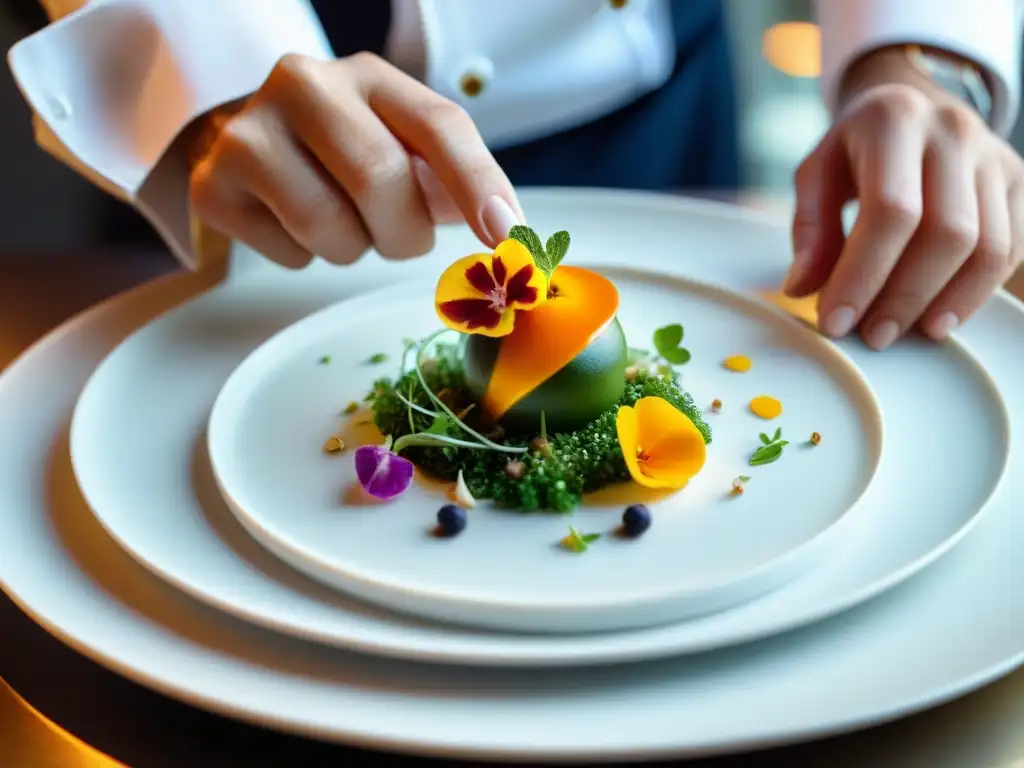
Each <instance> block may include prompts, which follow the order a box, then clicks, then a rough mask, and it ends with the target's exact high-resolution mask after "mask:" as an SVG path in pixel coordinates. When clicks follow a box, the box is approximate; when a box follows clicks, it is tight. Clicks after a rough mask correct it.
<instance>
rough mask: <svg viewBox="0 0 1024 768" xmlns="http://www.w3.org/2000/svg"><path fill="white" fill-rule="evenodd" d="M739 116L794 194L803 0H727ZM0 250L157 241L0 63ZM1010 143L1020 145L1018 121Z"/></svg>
mask: <svg viewBox="0 0 1024 768" xmlns="http://www.w3.org/2000/svg"><path fill="white" fill-rule="evenodd" d="M726 5H727V8H728V11H729V18H730V23H731V26H732V39H733V48H734V62H735V68H736V78H737V86H738V88H737V98H738V100H739V107H740V114H741V118H742V147H743V155H744V162H743V184H744V187H745V188H746V189H748V190H750V191H751V192H752V193H753V194H755V195H757V196H762V195H763V196H766V197H773V198H782V199H783V200H784V199H785V198H786V197H788V196H789V195H790V179H791V175H792V172H793V169H794V168H795V167H796V165H797V163H798V162H799V161H800V160H801V159H802V158H803V156H804V155H805V154H806V153H807V152H808V151H809V150H810V149H811V148H812V147H813V146H814V144H815V143H816V142H817V141H818V139H819V138H820V136H821V135H822V134H823V133H824V131H825V129H826V127H827V119H828V116H827V114H826V112H825V110H824V108H823V106H822V104H821V102H820V100H819V96H818V81H817V73H818V60H819V57H818V43H819V39H818V35H817V29H816V28H815V27H814V26H813V25H812V24H810V23H809V19H810V2H809V0H727V2H726ZM43 24H45V16H44V15H43V14H42V12H41V11H40V10H39V3H38V0H0V48H2V49H3V51H5V52H6V50H7V49H8V48H9V47H10V46H11V45H12V44H13V43H14V42H15V41H17V40H18V39H20V38H21V37H24V36H25V35H27V34H29V33H31V32H32V31H34V30H35V29H38V28H39V27H41V26H42V25H43ZM0 116H2V119H0V168H2V169H3V172H2V176H0V202H2V206H0V225H2V227H0V246H2V249H3V250H2V251H0V258H13V257H14V256H13V255H11V256H8V255H7V254H14V253H24V252H26V251H30V250H35V249H45V250H52V249H66V248H69V247H78V248H86V249H89V248H95V247H97V246H108V247H109V246H113V245H118V246H125V247H126V248H129V249H135V250H137V249H138V247H139V246H140V245H146V244H150V243H157V242H158V240H157V239H156V237H155V235H153V234H152V233H151V231H150V229H149V227H148V225H147V224H146V223H145V222H144V221H142V220H141V219H139V218H138V217H137V216H136V215H135V214H134V212H133V211H131V210H130V209H128V208H126V207H125V206H123V205H122V204H120V203H117V202H115V201H113V200H111V199H110V198H108V197H107V196H106V195H105V194H103V193H102V192H100V191H98V190H97V189H95V188H94V187H93V186H92V185H90V184H89V183H87V182H86V181H84V180H82V179H81V178H79V177H78V176H77V175H76V174H75V173H73V172H72V171H70V170H69V169H67V168H65V167H64V166H62V165H61V164H59V163H58V162H56V161H55V160H53V159H51V158H50V157H49V156H48V155H46V154H45V153H44V152H42V150H39V149H37V148H36V146H35V143H34V141H33V139H32V127H31V121H30V114H29V111H28V108H27V107H26V106H25V103H24V101H23V100H22V99H21V97H20V95H19V94H18V92H17V90H16V88H15V86H14V83H13V81H12V80H11V77H10V74H9V72H8V70H7V67H6V66H4V67H3V69H2V70H0ZM1013 141H1014V146H1016V147H1017V148H1018V149H1020V148H1021V147H1022V146H1024V131H1022V130H1021V128H1020V127H1018V129H1017V130H1016V132H1015V135H1014V137H1013Z"/></svg>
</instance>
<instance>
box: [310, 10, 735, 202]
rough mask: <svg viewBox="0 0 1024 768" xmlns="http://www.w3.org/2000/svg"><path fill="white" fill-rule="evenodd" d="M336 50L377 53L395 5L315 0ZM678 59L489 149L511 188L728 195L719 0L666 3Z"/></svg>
mask: <svg viewBox="0 0 1024 768" xmlns="http://www.w3.org/2000/svg"><path fill="white" fill-rule="evenodd" d="M313 6H314V8H315V9H316V12H317V14H318V15H319V16H320V21H321V22H322V23H323V26H324V29H325V31H326V32H327V36H328V38H329V39H330V41H331V45H332V46H333V48H334V51H335V53H336V54H337V55H338V56H348V55H350V54H352V53H356V52H358V51H372V52H374V53H378V54H380V53H381V52H382V51H383V50H384V43H385V41H386V39H387V34H388V29H389V28H390V24H391V3H390V2H382V0H375V1H374V2H370V3H360V4H358V5H356V4H353V3H339V2H338V1H337V0H313ZM671 8H672V26H673V29H674V32H675V40H676V51H677V53H676V65H675V70H674V71H673V73H672V75H671V77H670V78H669V80H668V82H666V83H665V85H663V86H662V87H661V88H659V89H658V90H657V91H655V92H653V93H651V94H648V95H647V96H644V97H643V98H641V99H639V100H638V101H636V102H633V103H632V104H630V105H628V106H626V107H624V108H623V109H620V110H618V111H617V112H614V113H612V114H610V115H607V116H605V117H603V118H600V119H598V120H595V121H593V122H591V123H587V124H585V125H582V126H579V127H577V128H573V129H570V130H567V131H562V132H560V133H556V134H553V135H551V136H546V137H544V138H541V139H537V140H535V141H531V142H528V143H526V144H521V145H519V146H514V147H509V148H506V149H502V150H500V151H498V152H496V153H495V156H496V157H497V159H498V162H499V163H500V164H501V166H502V168H504V169H505V172H506V173H507V174H508V175H509V178H510V179H511V180H512V182H513V183H514V184H516V185H520V186H526V185H555V186H590V187H619V188H628V189H652V190H668V189H675V190H679V189H685V190H701V189H703V190H714V191H728V190H733V189H736V188H737V187H738V186H739V150H738V139H737V127H736V104H735V92H734V86H733V76H732V67H731V64H730V59H729V46H728V40H727V38H726V24H725V15H724V11H723V9H722V6H721V2H720V0H671Z"/></svg>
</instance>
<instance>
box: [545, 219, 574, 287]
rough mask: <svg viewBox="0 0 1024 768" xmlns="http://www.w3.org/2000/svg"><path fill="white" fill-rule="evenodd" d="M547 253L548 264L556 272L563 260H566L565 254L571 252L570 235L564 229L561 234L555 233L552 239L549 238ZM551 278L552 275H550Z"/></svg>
mask: <svg viewBox="0 0 1024 768" xmlns="http://www.w3.org/2000/svg"><path fill="white" fill-rule="evenodd" d="M545 250H546V251H547V257H548V264H549V265H550V267H551V272H554V271H555V270H556V269H557V268H558V265H559V264H561V263H562V259H564V258H565V254H566V253H567V252H568V250H569V233H568V232H566V231H565V230H564V229H563V230H561V231H560V232H555V234H553V235H552V236H551V237H549V238H548V244H547V247H546V249H545ZM548 276H549V277H550V276H551V273H550V272H549V273H548Z"/></svg>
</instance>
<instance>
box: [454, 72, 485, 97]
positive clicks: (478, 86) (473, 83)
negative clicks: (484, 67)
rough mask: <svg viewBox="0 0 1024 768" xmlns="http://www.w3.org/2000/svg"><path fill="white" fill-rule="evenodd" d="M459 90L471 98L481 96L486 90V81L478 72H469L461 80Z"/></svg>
mask: <svg viewBox="0 0 1024 768" xmlns="http://www.w3.org/2000/svg"><path fill="white" fill-rule="evenodd" d="M459 90H460V91H462V92H463V94H465V95H466V96H469V97H470V98H474V97H476V96H479V95H480V94H481V93H482V92H483V90H484V79H483V77H481V76H480V75H479V74H477V73H476V72H467V73H466V74H464V75H463V76H462V79H460V80H459Z"/></svg>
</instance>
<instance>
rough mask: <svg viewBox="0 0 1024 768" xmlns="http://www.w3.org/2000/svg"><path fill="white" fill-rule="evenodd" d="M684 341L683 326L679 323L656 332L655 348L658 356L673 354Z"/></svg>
mask: <svg viewBox="0 0 1024 768" xmlns="http://www.w3.org/2000/svg"><path fill="white" fill-rule="evenodd" d="M682 340H683V326H681V325H680V324H679V323H673V324H672V325H666V326H665V327H664V328H659V329H658V330H656V331H655V332H654V348H655V349H656V350H658V354H659V355H661V356H662V357H665V353H666V352H671V351H672V350H674V349H677V348H678V347H679V344H680V343H681V342H682Z"/></svg>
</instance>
